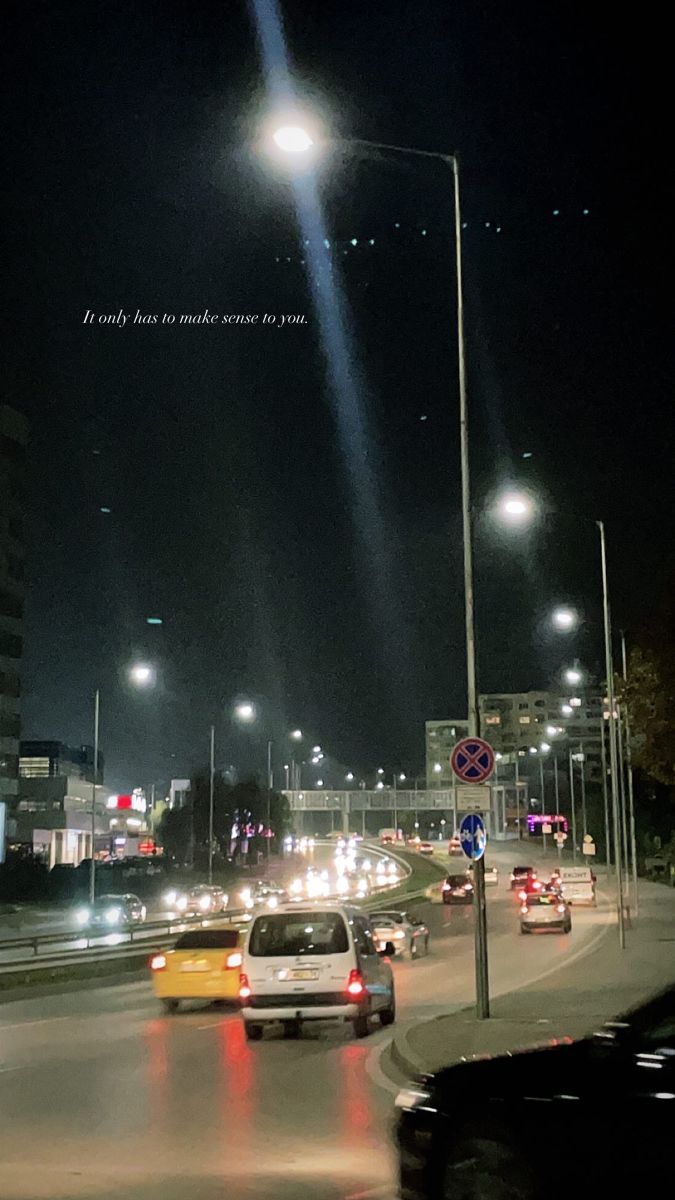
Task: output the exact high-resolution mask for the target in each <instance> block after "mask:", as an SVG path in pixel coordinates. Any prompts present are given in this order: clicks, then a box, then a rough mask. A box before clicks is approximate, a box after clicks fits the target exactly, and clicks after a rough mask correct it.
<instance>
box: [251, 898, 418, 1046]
mask: <svg viewBox="0 0 675 1200" xmlns="http://www.w3.org/2000/svg"><path fill="white" fill-rule="evenodd" d="M383 955H384V952H383V951H378V950H377V948H376V946H375V942H374V940H373V936H372V933H371V927H370V921H369V918H368V916H367V914H366V913H363V912H360V911H359V910H358V909H355V908H345V907H343V906H341V905H337V904H335V905H334V904H321V903H319V904H317V903H316V902H314V904H312V903H311V902H308V903H306V904H302V905H297V904H287V905H284V906H283V907H282V908H279V909H277V910H276V911H275V912H271V913H261V915H260V916H257V917H255V918H254V920H253V921H252V922H251V928H250V930H249V932H248V936H247V938H246V944H245V947H244V955H243V962H242V969H241V979H240V987H239V999H240V1003H241V1013H242V1016H243V1018H244V1029H245V1031H246V1037H247V1038H248V1040H249V1041H258V1040H259V1039H260V1038H261V1037H262V1033H263V1026H264V1025H266V1024H268V1023H269V1022H271V1021H281V1022H282V1023H283V1026H284V1032H285V1033H286V1035H287V1036H294V1035H297V1033H298V1032H299V1031H300V1026H301V1025H302V1022H303V1021H330V1020H333V1021H335V1020H339V1021H351V1022H352V1025H353V1028H354V1033H355V1035H356V1037H365V1036H366V1034H367V1033H368V1032H369V1018H370V1016H371V1015H372V1014H373V1013H377V1014H378V1016H379V1018H380V1023H381V1024H382V1025H391V1023H392V1022H393V1021H394V1019H395V1016H396V999H395V995H394V978H393V975H392V970H391V966H390V963H389V961H388V960H386V959H385V958H384V957H383Z"/></svg>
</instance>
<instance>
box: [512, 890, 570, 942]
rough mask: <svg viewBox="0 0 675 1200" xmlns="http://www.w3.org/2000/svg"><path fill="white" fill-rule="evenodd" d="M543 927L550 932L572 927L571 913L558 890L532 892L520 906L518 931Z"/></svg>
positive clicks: (524, 931)
mask: <svg viewBox="0 0 675 1200" xmlns="http://www.w3.org/2000/svg"><path fill="white" fill-rule="evenodd" d="M535 929H545V930H547V931H548V932H550V933H555V932H556V930H562V932H563V933H569V932H570V930H571V929H572V914H571V912H570V909H569V905H568V904H566V903H565V901H564V899H563V897H562V896H561V894H560V892H558V891H541V892H533V893H532V894H531V895H529V896H527V898H526V899H525V900H523V902H522V904H521V906H520V932H521V933H532V932H533V930H535Z"/></svg>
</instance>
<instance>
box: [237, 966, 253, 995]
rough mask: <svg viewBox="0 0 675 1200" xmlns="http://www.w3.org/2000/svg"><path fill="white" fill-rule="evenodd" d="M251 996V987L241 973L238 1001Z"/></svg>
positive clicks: (246, 976)
mask: <svg viewBox="0 0 675 1200" xmlns="http://www.w3.org/2000/svg"><path fill="white" fill-rule="evenodd" d="M250 995H251V985H250V983H249V981H248V975H245V974H244V972H243V971H242V972H241V973H240V975H239V999H240V1000H248V998H249V996H250Z"/></svg>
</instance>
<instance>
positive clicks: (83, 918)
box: [75, 908, 91, 925]
mask: <svg viewBox="0 0 675 1200" xmlns="http://www.w3.org/2000/svg"><path fill="white" fill-rule="evenodd" d="M90 916H91V912H90V910H89V909H88V908H78V909H77V912H76V913H75V920H76V921H77V924H78V925H86V924H87V921H88V920H89V918H90Z"/></svg>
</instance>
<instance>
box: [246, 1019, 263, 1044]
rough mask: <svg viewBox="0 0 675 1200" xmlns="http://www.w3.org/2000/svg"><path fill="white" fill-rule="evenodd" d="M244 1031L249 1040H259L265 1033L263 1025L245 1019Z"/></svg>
mask: <svg viewBox="0 0 675 1200" xmlns="http://www.w3.org/2000/svg"><path fill="white" fill-rule="evenodd" d="M244 1033H245V1034H246V1041H247V1042H259V1041H260V1039H261V1038H262V1035H263V1027H262V1025H256V1024H255V1022H254V1021H244Z"/></svg>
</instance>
